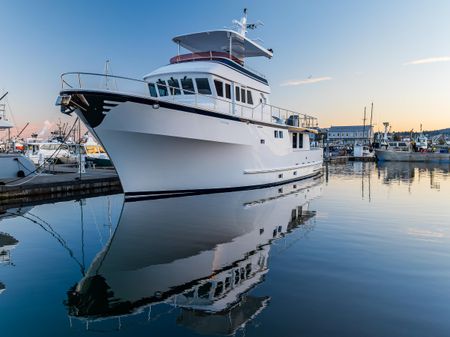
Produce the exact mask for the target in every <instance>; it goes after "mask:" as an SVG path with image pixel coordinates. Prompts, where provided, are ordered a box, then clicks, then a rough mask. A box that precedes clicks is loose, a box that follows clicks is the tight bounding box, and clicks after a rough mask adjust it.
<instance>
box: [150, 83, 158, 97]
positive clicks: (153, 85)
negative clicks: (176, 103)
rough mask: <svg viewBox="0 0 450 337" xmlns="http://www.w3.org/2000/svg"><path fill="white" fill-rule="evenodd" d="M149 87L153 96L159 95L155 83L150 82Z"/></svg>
mask: <svg viewBox="0 0 450 337" xmlns="http://www.w3.org/2000/svg"><path fill="white" fill-rule="evenodd" d="M148 89H149V90H150V96H152V97H158V94H157V93H156V88H155V84H154V83H149V84H148Z"/></svg>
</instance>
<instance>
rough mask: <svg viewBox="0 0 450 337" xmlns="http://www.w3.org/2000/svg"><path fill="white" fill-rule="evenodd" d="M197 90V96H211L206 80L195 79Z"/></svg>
mask: <svg viewBox="0 0 450 337" xmlns="http://www.w3.org/2000/svg"><path fill="white" fill-rule="evenodd" d="M195 83H197V90H198V93H199V94H203V95H211V87H210V86H209V81H208V79H207V78H196V79H195Z"/></svg>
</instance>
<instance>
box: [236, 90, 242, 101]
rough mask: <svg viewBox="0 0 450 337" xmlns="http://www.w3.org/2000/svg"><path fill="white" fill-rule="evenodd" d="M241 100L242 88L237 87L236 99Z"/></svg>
mask: <svg viewBox="0 0 450 337" xmlns="http://www.w3.org/2000/svg"><path fill="white" fill-rule="evenodd" d="M240 100H241V89H240V88H239V87H236V101H237V102H239V101H240Z"/></svg>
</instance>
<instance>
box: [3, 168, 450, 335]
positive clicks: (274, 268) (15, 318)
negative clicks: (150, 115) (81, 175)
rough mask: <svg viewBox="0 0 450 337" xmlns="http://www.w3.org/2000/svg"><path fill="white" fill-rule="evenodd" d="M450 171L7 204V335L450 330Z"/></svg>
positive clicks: (365, 171) (360, 172) (386, 172)
mask: <svg viewBox="0 0 450 337" xmlns="http://www.w3.org/2000/svg"><path fill="white" fill-rule="evenodd" d="M449 169H450V166H448V165H446V166H442V165H423V164H408V163H400V164H395V163H386V164H382V165H379V166H376V165H375V164H373V163H349V164H343V165H331V166H329V167H326V168H325V170H324V177H323V178H322V179H315V180H305V181H301V182H297V183H293V184H288V185H284V186H280V187H274V188H268V189H260V190H252V191H242V192H233V193H220V194H211V195H202V196H189V197H180V198H167V199H160V200H140V201H134V202H124V198H123V196H122V195H113V196H105V197H96V198H87V199H82V200H74V201H67V202H60V203H54V204H46V205H39V206H34V207H24V208H19V209H9V210H5V211H4V212H3V213H0V327H1V336H2V337H3V336H50V335H55V336H57V335H58V336H105V335H108V336H150V335H173V336H199V335H236V336H241V335H242V336H244V335H245V336H302V335H305V336H330V335H336V336H448V335H449V334H450V321H449V320H448V312H449V309H450V238H449V235H450V221H449V218H450V217H449V216H450V203H449V196H450V180H449Z"/></svg>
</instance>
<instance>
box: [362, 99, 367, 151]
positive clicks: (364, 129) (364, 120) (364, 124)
mask: <svg viewBox="0 0 450 337" xmlns="http://www.w3.org/2000/svg"><path fill="white" fill-rule="evenodd" d="M365 132H366V107H364V118H363V134H362V145H364V138H365V136H364V133H365Z"/></svg>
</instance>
